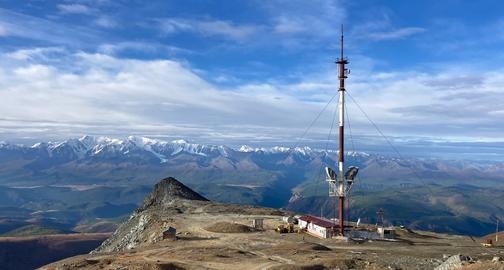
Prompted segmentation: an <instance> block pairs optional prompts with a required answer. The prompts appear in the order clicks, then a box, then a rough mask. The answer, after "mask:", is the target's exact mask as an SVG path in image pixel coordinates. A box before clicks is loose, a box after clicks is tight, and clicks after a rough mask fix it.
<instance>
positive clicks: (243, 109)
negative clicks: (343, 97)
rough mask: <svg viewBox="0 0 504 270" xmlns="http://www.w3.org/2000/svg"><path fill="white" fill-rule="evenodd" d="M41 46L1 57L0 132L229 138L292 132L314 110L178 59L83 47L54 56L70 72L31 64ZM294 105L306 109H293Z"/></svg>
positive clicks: (276, 91) (263, 86) (271, 89)
mask: <svg viewBox="0 0 504 270" xmlns="http://www.w3.org/2000/svg"><path fill="white" fill-rule="evenodd" d="M44 51H50V50H43V49H33V50H31V51H29V52H28V51H24V52H13V53H10V54H8V55H3V56H2V57H1V59H3V60H5V59H9V61H2V63H3V66H2V67H1V68H0V86H1V90H0V100H1V102H2V106H0V115H2V119H3V120H0V133H2V132H3V133H7V132H8V133H10V134H12V133H16V132H19V133H23V134H24V133H29V132H28V131H27V130H30V129H34V130H40V132H51V133H54V134H63V135H64V134H69V133H71V134H75V133H77V134H78V133H87V132H89V133H113V134H130V133H137V132H144V133H147V132H148V133H156V134H160V133H165V134H170V135H173V134H180V135H181V136H182V135H187V134H188V132H189V133H190V132H193V134H197V135H201V134H203V133H206V134H217V133H220V134H228V136H232V134H243V133H244V132H245V130H246V131H247V132H250V133H249V134H252V135H251V136H255V135H257V134H261V133H262V135H266V134H267V133H268V132H273V131H275V130H276V128H277V127H280V126H282V127H284V128H294V129H296V128H297V125H298V121H306V122H308V121H309V118H310V115H312V114H313V113H314V112H315V111H316V110H317V106H314V105H310V104H304V105H303V103H302V102H300V101H298V100H296V99H295V98H293V97H292V96H288V95H286V94H284V93H282V92H281V91H280V90H279V89H278V88H277V87H275V86H273V85H268V84H261V85H244V86H242V87H238V88H237V89H219V88H217V87H216V86H214V85H212V84H211V83H209V82H207V81H205V80H204V79H202V78H201V77H199V76H198V75H196V74H195V73H194V72H193V71H192V70H191V69H190V68H189V67H187V66H185V65H183V64H181V63H179V62H176V61H171V60H150V61H148V60H127V59H118V58H115V57H111V56H108V55H103V54H88V53H83V52H80V53H73V54H70V55H68V56H66V57H60V58H59V59H61V60H62V61H68V62H70V63H71V64H72V66H73V67H74V68H78V72H72V71H69V70H65V69H62V68H61V67H66V66H67V65H68V64H67V63H58V64H53V63H51V62H50V61H49V62H45V61H40V63H33V62H34V61H33V59H34V58H33V55H36V54H41V53H43V52H44ZM13 56H16V57H13ZM37 59H43V58H37ZM7 63H8V65H9V66H6V65H7ZM299 107H303V108H305V111H304V113H302V114H301V113H299V112H298V110H297V109H295V108H299ZM21 108H22V109H21ZM266 112H267V114H265V113H266ZM307 112H308V114H306V113H307ZM293 114H298V115H297V117H295V119H294V118H292V119H291V118H290V117H288V116H289V115H290V116H292V115H293ZM230 126H234V127H233V128H231V127H230ZM250 127H254V128H253V129H252V128H250ZM2 130H3V131H2ZM33 132H34V131H33ZM265 132H266V133H265ZM245 133H246V132H245ZM24 135H27V134H24ZM32 135H33V134H32ZM35 135H37V134H35ZM277 135H278V134H277ZM209 136H210V135H209Z"/></svg>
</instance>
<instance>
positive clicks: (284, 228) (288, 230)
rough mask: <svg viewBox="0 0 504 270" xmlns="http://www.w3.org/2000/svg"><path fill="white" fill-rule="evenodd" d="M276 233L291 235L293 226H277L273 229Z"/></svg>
mask: <svg viewBox="0 0 504 270" xmlns="http://www.w3.org/2000/svg"><path fill="white" fill-rule="evenodd" d="M275 231H276V232H278V233H293V232H294V224H289V225H287V226H285V225H283V224H282V225H278V226H277V228H276V229H275Z"/></svg>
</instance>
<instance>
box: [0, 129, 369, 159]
mask: <svg viewBox="0 0 504 270" xmlns="http://www.w3.org/2000/svg"><path fill="white" fill-rule="evenodd" d="M0 149H4V150H14V149H17V150H24V151H29V150H37V152H38V153H43V152H46V154H47V156H48V157H49V158H53V157H58V156H59V157H61V156H63V157H66V158H69V159H84V158H88V157H100V156H105V155H110V154H115V155H123V156H128V155H129V154H133V153H138V152H139V151H143V152H148V153H150V154H152V155H153V156H155V157H156V158H157V159H158V160H159V162H161V163H164V162H166V161H167V159H169V158H170V157H172V156H175V155H178V154H182V153H184V154H190V155H196V156H203V157H207V156H222V157H229V156H230V155H232V154H236V153H264V154H282V153H283V154H285V153H293V154H298V155H302V156H310V155H313V154H319V153H321V152H324V151H323V150H316V149H311V148H310V147H295V148H289V147H283V146H275V147H270V148H264V147H261V148H252V147H250V146H247V145H243V146H241V147H239V148H237V149H233V148H230V147H227V146H222V145H205V144H195V143H189V142H187V141H185V140H174V141H170V142H168V141H163V140H157V139H151V138H146V137H137V136H129V137H127V138H126V139H117V138H109V137H94V136H88V135H86V136H83V137H81V138H74V139H69V140H65V141H62V142H40V143H36V144H34V145H32V146H25V145H14V144H8V143H0ZM327 152H328V153H329V152H330V153H334V152H335V151H327ZM347 154H348V155H351V156H363V157H367V156H369V154H367V153H364V152H348V153H347Z"/></svg>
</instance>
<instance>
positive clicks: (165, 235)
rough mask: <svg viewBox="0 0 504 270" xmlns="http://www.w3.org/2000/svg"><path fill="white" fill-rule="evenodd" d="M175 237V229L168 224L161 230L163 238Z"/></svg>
mask: <svg viewBox="0 0 504 270" xmlns="http://www.w3.org/2000/svg"><path fill="white" fill-rule="evenodd" d="M175 238H177V229H175V228H173V227H171V226H170V227H168V228H166V229H165V230H164V231H163V239H175Z"/></svg>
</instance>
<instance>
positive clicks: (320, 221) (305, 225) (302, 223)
mask: <svg viewBox="0 0 504 270" xmlns="http://www.w3.org/2000/svg"><path fill="white" fill-rule="evenodd" d="M299 228H300V229H303V230H305V231H306V232H307V233H309V234H311V235H313V236H316V237H320V238H331V237H332V236H333V234H334V231H335V230H334V229H335V228H336V225H335V223H334V222H333V221H331V220H329V219H325V218H319V217H315V216H310V215H307V216H302V217H300V218H299Z"/></svg>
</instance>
